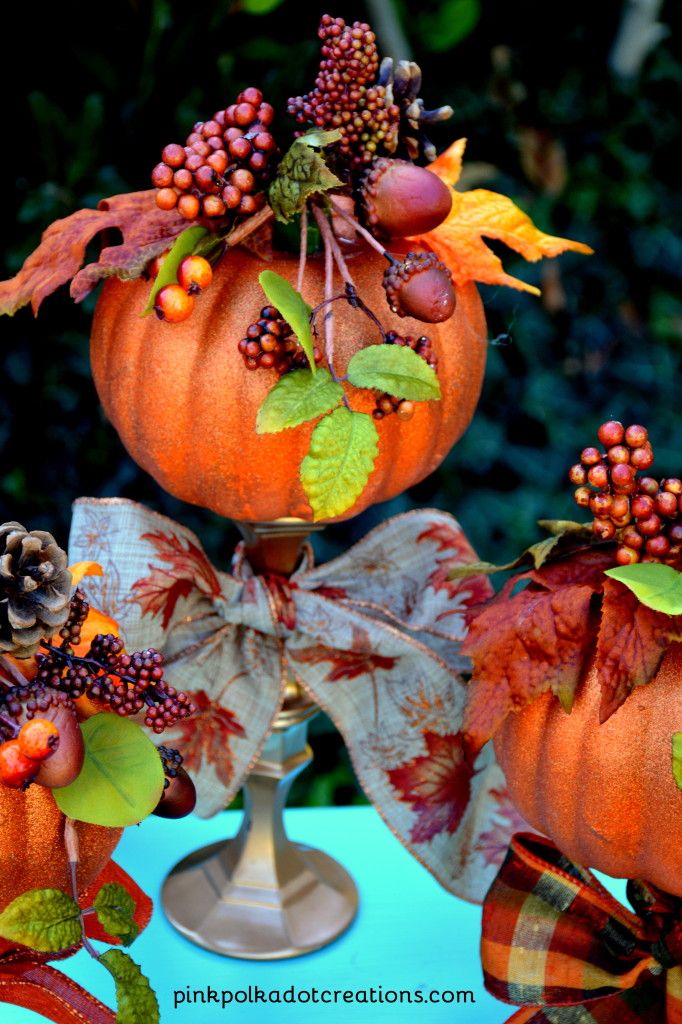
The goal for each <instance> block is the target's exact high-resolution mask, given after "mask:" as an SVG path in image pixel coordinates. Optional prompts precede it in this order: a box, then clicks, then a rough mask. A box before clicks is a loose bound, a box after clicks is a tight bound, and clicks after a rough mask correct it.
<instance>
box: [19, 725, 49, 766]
mask: <svg viewBox="0 0 682 1024" xmlns="http://www.w3.org/2000/svg"><path fill="white" fill-rule="evenodd" d="M17 742H18V744H19V747H20V748H21V752H22V753H23V754H25V755H26V757H30V758H31V760H32V761H44V760H45V759H46V758H47V757H50V755H51V754H54V752H55V750H56V749H57V747H58V746H59V729H58V728H57V726H56V725H55V724H54V722H51V721H50V720H49V719H47V718H32V719H31V720H30V721H29V722H24V724H23V725H22V727H21V729H20V730H19V735H18V736H17Z"/></svg>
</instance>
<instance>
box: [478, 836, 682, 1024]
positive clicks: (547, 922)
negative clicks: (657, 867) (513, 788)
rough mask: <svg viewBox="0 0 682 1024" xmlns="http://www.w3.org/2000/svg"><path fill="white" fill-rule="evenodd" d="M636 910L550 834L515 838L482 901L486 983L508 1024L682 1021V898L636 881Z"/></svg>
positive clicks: (631, 892) (632, 889)
mask: <svg viewBox="0 0 682 1024" xmlns="http://www.w3.org/2000/svg"><path fill="white" fill-rule="evenodd" d="M627 894H628V899H629V900H630V902H631V904H632V906H633V907H634V909H635V913H632V912H631V911H630V910H627V909H626V908H625V907H623V906H621V904H620V903H619V902H618V901H617V900H616V899H614V898H613V896H611V894H610V893H609V892H607V891H606V889H605V888H604V887H603V886H602V885H601V884H600V883H599V881H598V880H597V879H596V878H595V876H594V875H593V874H592V873H591V872H589V871H587V870H585V869H584V868H581V867H579V866H578V865H576V864H574V863H572V862H571V861H570V860H569V859H568V858H567V857H565V856H564V855H563V854H562V853H561V852H560V851H559V850H558V849H557V848H556V846H554V844H553V843H551V842H550V841H549V840H547V839H544V838H543V837H540V836H537V835H529V834H526V833H521V834H519V835H516V836H514V838H513V839H512V842H511V846H510V849H509V852H508V854H507V857H506V859H505V862H504V864H503V865H502V867H501V869H500V871H499V873H498V875H497V878H496V879H495V881H494V882H493V884H492V886H491V888H490V890H489V892H488V895H487V896H486V898H485V901H484V904H483V933H482V940H481V960H482V964H483V974H484V979H485V985H486V988H487V989H488V991H489V992H491V993H492V994H493V995H494V996H496V997H497V998H498V999H501V1000H502V1001H503V1002H507V1003H515V1004H519V1005H522V1006H523V1007H525V1008H524V1009H522V1010H519V1011H517V1012H516V1013H515V1014H514V1015H513V1016H512V1017H510V1019H509V1021H508V1024H511V1022H512V1021H513V1022H514V1024H663V1022H664V1021H665V1022H667V1024H682V967H681V966H680V965H681V964H682V899H680V898H678V897H677V896H670V895H669V894H668V893H665V892H662V891H661V890H659V889H656V888H654V886H652V885H650V884H649V883H647V882H641V881H630V882H628V888H627Z"/></svg>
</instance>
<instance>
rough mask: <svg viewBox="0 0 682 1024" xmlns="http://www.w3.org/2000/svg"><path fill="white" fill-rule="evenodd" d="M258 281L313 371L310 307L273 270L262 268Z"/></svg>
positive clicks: (315, 368) (284, 279)
mask: <svg viewBox="0 0 682 1024" xmlns="http://www.w3.org/2000/svg"><path fill="white" fill-rule="evenodd" d="M258 281H259V282H260V286H261V288H262V289H263V291H264V292H265V294H266V295H267V297H268V299H269V300H270V302H271V303H272V305H273V306H276V307H277V309H278V310H279V313H280V315H281V316H282V317H283V318H284V319H285V320H286V321H287V323H288V324H289V326H290V327H291V329H292V331H293V332H294V334H295V335H296V337H297V338H298V340H299V342H300V344H301V345H302V347H303V351H304V352H305V354H306V355H307V357H308V362H309V364H310V369H311V370H312V372H313V373H315V371H316V370H317V367H316V366H315V356H314V354H313V335H312V331H311V330H310V314H311V312H312V310H311V307H310V306H309V305H308V303H307V302H306V301H305V299H304V298H303V296H302V295H301V294H300V293H299V292H297V291H296V289H295V288H294V286H293V285H292V284H289V282H288V281H287V280H286V278H284V277H281V276H280V275H279V274H276V273H275V272H274V270H264V271H263V273H262V274H260V275H259V277H258Z"/></svg>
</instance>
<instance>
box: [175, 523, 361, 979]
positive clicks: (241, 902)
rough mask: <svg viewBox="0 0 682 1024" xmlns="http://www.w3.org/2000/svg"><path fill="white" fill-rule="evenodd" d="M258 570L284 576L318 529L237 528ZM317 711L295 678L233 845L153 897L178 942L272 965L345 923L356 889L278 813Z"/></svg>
mask: <svg viewBox="0 0 682 1024" xmlns="http://www.w3.org/2000/svg"><path fill="white" fill-rule="evenodd" d="M238 526H239V528H240V530H241V532H242V535H243V537H244V540H245V542H246V547H247V552H248V558H249V561H250V563H251V565H252V566H253V568H254V571H255V572H257V573H263V572H276V573H280V574H283V575H290V574H291V573H292V572H293V570H294V569H295V568H296V565H297V563H298V561H299V558H300V554H301V547H302V545H303V543H304V541H305V540H306V538H307V536H308V534H309V533H310V532H311V531H312V530H316V529H321V526H320V525H316V524H312V523H306V522H304V521H303V520H300V519H280V520H277V521H275V522H271V523H239V524H238ZM316 712H317V706H316V705H315V703H314V701H312V700H311V699H310V698H309V697H308V696H307V694H305V693H304V692H303V691H302V690H301V688H300V687H299V686H298V684H297V683H296V682H295V681H294V680H290V681H289V682H288V683H287V685H286V688H285V694H284V700H283V703H282V707H281V709H280V711H279V713H278V715H277V717H276V719H275V723H274V726H273V729H272V732H271V734H270V736H269V738H268V740H267V742H266V743H265V746H264V747H263V750H262V751H261V753H260V756H259V758H258V761H257V762H256V764H255V765H254V767H253V768H252V770H251V773H250V775H249V777H248V779H247V781H246V783H245V785H244V789H243V793H244V817H243V820H242V824H241V827H240V829H239V831H238V833H237V835H236V836H235V837H234V838H233V839H227V840H221V841H219V842H217V843H212V844H210V845H209V846H205V847H203V848H202V849H199V850H196V851H195V852H194V853H191V854H189V855H188V856H187V857H185V858H184V859H183V860H181V861H180V862H179V863H178V864H176V865H175V867H174V868H173V869H172V871H171V872H170V874H169V875H168V877H167V878H166V880H165V882H164V884H163V888H162V892H161V901H162V904H163V908H164V911H165V913H166V915H167V917H168V919H169V921H170V922H171V924H172V925H173V926H174V927H175V928H177V930H178V931H179V932H181V933H182V934H183V935H184V936H185V937H186V938H188V939H190V940H191V941H192V942H195V943H197V945H199V946H203V947H204V948H205V949H210V950H212V951H213V952H215V953H220V954H222V955H223V956H232V957H238V958H241V959H246V960H276V959H284V958H286V957H293V956H300V955H302V954H303V953H309V952H312V951H313V950H315V949H319V948H320V947H321V946H325V945H327V944H328V943H329V942H332V941H333V940H334V939H336V938H337V937H338V936H339V935H341V934H342V933H343V932H344V931H345V930H346V929H347V928H348V927H349V926H350V924H351V923H352V921H353V919H354V918H355V915H356V913H357V908H358V892H357V888H356V886H355V883H354V882H353V879H352V878H351V876H350V875H349V874H348V872H347V871H346V870H345V868H343V867H342V866H341V865H340V864H338V863H337V862H336V861H335V860H333V858H331V857H329V856H328V855H327V854H326V853H322V851H320V850H316V849H313V848H311V847H309V846H305V845H303V844H300V843H294V842H292V841H291V840H290V839H289V838H288V836H287V834H286V830H285V828H284V819H283V812H284V807H285V804H286V799H287V795H288V793H289V790H290V788H291V785H292V783H293V781H294V779H295V778H296V777H297V776H298V775H299V774H300V772H301V771H302V770H303V769H304V768H305V767H306V765H308V764H309V763H310V761H311V759H312V750H311V749H310V747H309V745H308V743H307V728H308V722H309V721H310V719H311V718H312V717H313V716H314V715H315V714H316Z"/></svg>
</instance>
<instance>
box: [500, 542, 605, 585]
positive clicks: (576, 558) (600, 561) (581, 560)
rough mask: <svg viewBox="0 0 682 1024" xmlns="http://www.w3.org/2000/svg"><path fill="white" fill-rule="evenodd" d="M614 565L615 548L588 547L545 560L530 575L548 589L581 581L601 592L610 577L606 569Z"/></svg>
mask: <svg viewBox="0 0 682 1024" xmlns="http://www.w3.org/2000/svg"><path fill="white" fill-rule="evenodd" d="M613 565H614V556H613V548H587V549H582V550H580V551H577V552H574V553H573V554H571V556H570V557H568V558H557V559H556V561H554V562H545V564H544V565H542V566H541V567H540V568H539V569H532V570H531V571H530V572H529V573H528V576H529V577H530V578H531V579H532V580H534V581H535V582H536V583H539V584H540V585H541V586H543V587H547V589H548V590H560V589H561V587H565V586H568V585H569V584H572V583H573V584H575V583H580V584H584V585H585V586H588V587H591V588H592V589H593V590H595V591H597V592H599V591H601V589H602V587H603V586H604V580H605V579H607V578H608V577H606V576H604V571H605V570H606V569H613ZM517 578H518V577H517Z"/></svg>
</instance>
